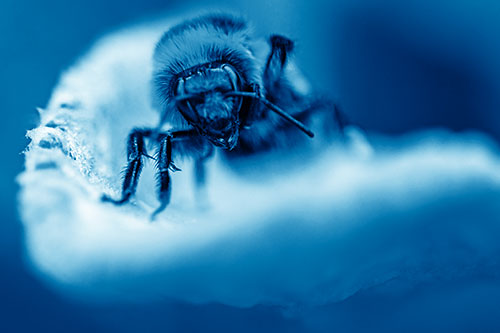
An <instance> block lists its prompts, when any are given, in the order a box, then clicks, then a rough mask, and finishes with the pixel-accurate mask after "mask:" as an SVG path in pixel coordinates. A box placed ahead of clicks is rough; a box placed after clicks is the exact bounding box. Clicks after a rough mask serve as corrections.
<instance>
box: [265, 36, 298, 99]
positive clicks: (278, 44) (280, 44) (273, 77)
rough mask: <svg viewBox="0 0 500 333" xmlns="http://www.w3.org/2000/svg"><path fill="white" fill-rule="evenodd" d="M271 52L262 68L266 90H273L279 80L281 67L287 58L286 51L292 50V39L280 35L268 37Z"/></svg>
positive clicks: (282, 67) (283, 66) (281, 71)
mask: <svg viewBox="0 0 500 333" xmlns="http://www.w3.org/2000/svg"><path fill="white" fill-rule="evenodd" d="M269 43H270V44H271V52H270V53H269V56H268V58H267V63H266V67H265V69H264V82H265V85H266V90H267V91H273V90H275V89H276V86H277V85H278V84H279V83H280V82H281V78H282V73H283V69H284V68H285V64H286V61H287V58H288V53H289V52H291V51H292V50H293V41H292V40H290V39H288V38H287V37H284V36H280V35H272V36H271V37H270V38H269Z"/></svg>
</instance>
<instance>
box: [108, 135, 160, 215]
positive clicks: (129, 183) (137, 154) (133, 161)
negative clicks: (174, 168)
mask: <svg viewBox="0 0 500 333" xmlns="http://www.w3.org/2000/svg"><path fill="white" fill-rule="evenodd" d="M150 132H151V131H150V130H138V129H134V130H133V131H132V132H131V133H130V134H129V137H128V141H127V167H126V168H125V175H124V178H123V185H122V197H121V199H119V200H115V199H113V198H111V197H109V196H107V195H103V196H102V198H101V199H102V201H105V202H111V203H114V204H115V205H122V204H124V203H126V202H127V201H128V200H129V199H130V197H131V196H132V195H133V194H134V193H135V191H136V189H137V183H138V181H139V176H140V174H141V171H142V167H143V163H142V157H143V156H147V154H146V149H145V147H144V137H145V136H148V135H150Z"/></svg>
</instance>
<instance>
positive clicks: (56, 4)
mask: <svg viewBox="0 0 500 333" xmlns="http://www.w3.org/2000/svg"><path fill="white" fill-rule="evenodd" d="M206 8H215V9H226V8H227V9H231V10H233V11H235V12H238V13H241V14H244V15H246V16H247V17H248V18H249V19H250V20H251V21H252V22H253V23H254V25H255V28H256V29H255V30H256V33H257V34H261V35H263V36H268V35H269V34H271V33H281V34H284V35H287V36H289V37H291V38H292V39H294V40H295V41H296V45H297V47H296V52H295V57H296V60H297V62H298V64H299V65H300V67H301V68H302V70H303V71H304V73H305V75H306V76H307V77H308V78H309V80H310V81H311V83H312V84H313V86H314V87H315V88H316V89H317V90H320V91H324V92H327V93H329V94H330V95H331V96H333V97H335V98H336V99H337V100H338V101H339V103H340V105H341V107H342V109H343V110H344V112H345V113H346V114H347V115H348V117H349V118H350V120H351V121H352V122H354V123H356V124H359V125H360V126H362V127H363V128H365V129H367V130H369V131H375V132H383V133H386V134H390V135H398V134H401V133H406V132H408V131H415V130H419V129H423V128H429V127H445V128H449V129H452V130H454V131H463V130H470V129H472V130H480V131H484V132H486V133H488V134H490V135H491V136H493V137H494V138H496V139H498V138H500V122H499V118H500V115H499V113H498V112H497V110H498V109H499V107H500V97H499V94H498V93H497V92H498V91H499V89H500V61H499V59H500V38H499V37H498V36H499V32H500V2H498V1H495V0H475V1H472V0H468V1H467V0H454V1H452V0H433V1H431V0H406V1H399V0H379V1H377V0H333V1H332V0H329V1H327V0H295V1H293V2H291V1H284V0H274V1H272V0H266V1H265V0H253V1H251V2H249V1H244V0H236V1H224V0H220V1H203V2H202V1H194V0H192V1H190V0H183V1H169V0H162V1H160V0H128V1H126V2H124V1H117V0H109V1H103V0H99V1H97V0H85V1H83V0H74V1H63V0H47V1H44V2H39V1H35V0H3V1H2V2H0V39H1V41H0V45H1V52H0V58H1V61H0V64H1V66H0V77H1V81H0V97H1V98H0V112H1V113H2V116H3V117H5V118H4V119H3V122H2V123H3V124H4V126H3V129H2V130H1V131H0V135H1V142H2V143H3V144H2V149H3V152H2V163H1V164H0V185H1V187H2V191H0V196H1V197H0V199H1V200H0V205H1V207H0V209H1V210H0V212H1V213H0V214H1V223H0V255H1V261H2V269H1V272H0V291H1V293H0V296H1V298H0V331H1V332H24V331H26V332H28V331H34V330H35V329H36V330H37V331H42V332H45V331H47V332H48V331H50V332H63V331H64V332H67V331H73V332H87V331H94V332H100V331H110V330H111V331H118V332H136V331H158V330H166V329H169V330H171V331H193V332H196V331H200V330H204V331H219V332H220V331H228V332H246V331H248V332H253V331H257V330H258V331H273V332H274V331H278V332H281V331H286V332H305V331H331V330H332V328H333V327H335V328H338V329H341V330H347V331H353V330H354V331H356V330H359V331H365V330H370V331H373V330H379V331H401V330H403V331H419V330H421V329H427V330H431V331H441V330H453V331H467V330H475V331H481V330H491V331H498V330H500V324H499V323H498V320H496V319H495V317H496V318H500V310H499V309H497V308H498V307H497V306H496V304H497V303H496V299H497V298H495V297H496V296H498V295H499V291H500V288H498V286H497V283H495V282H491V281H474V282H471V281H455V282H454V283H452V284H450V283H445V282H443V284H442V285H433V286H429V287H427V286H419V287H416V288H415V289H414V290H405V291H397V288H396V289H394V290H396V291H394V292H390V293H387V292H386V293H383V294H378V293H376V292H373V291H369V290H368V291H365V292H361V293H359V294H357V295H354V296H352V297H351V298H349V299H348V300H346V301H344V302H341V303H338V304H333V305H330V306H325V307H321V308H319V309H307V310H304V311H302V312H301V313H298V314H290V313H285V312H283V311H281V309H277V308H271V307H265V306H259V307H255V308H251V309H235V308H230V307H226V306H223V305H217V304H213V305H205V306H195V305H189V304H172V303H167V302H158V303H154V304H151V303H149V304H136V305H131V304H85V303H80V302H78V301H75V300H71V299H67V298H65V296H63V295H60V294H57V293H55V292H53V291H52V290H51V289H50V288H48V287H47V286H46V285H45V284H44V283H43V282H41V281H40V280H38V279H37V278H36V277H35V276H34V275H32V273H31V272H30V270H29V266H28V265H27V260H26V258H25V254H24V251H23V229H22V225H21V223H20V221H19V219H18V214H17V211H16V192H17V185H16V183H15V177H16V175H17V174H18V173H19V172H20V171H21V170H22V168H23V156H22V154H21V153H22V151H23V149H24V147H25V146H26V145H27V143H28V142H27V140H26V139H25V138H24V135H25V133H26V130H27V129H30V128H33V127H35V126H36V125H37V121H38V119H37V112H36V109H35V108H36V107H42V108H43V107H44V106H45V105H46V103H47V102H48V100H49V98H50V94H51V91H52V89H53V87H54V86H55V85H56V84H57V81H58V78H59V76H60V75H61V73H62V72H63V71H64V69H66V68H67V67H69V66H70V65H71V64H72V63H73V62H75V60H76V59H77V58H78V57H80V56H82V55H83V53H84V52H85V51H86V50H88V49H89V48H90V47H91V45H92V42H93V41H94V40H96V39H97V38H98V37H99V36H101V35H102V34H104V33H106V32H109V31H112V30H113V29H115V28H118V27H121V26H126V25H127V24H130V23H133V22H136V21H138V20H139V21H141V20H142V21H147V20H148V19H151V18H158V17H162V16H165V15H166V16H171V17H176V15H178V14H179V13H186V12H189V11H193V12H196V11H197V10H199V9H206ZM493 295H496V296H495V297H494V296H493ZM402 305H404V306H402Z"/></svg>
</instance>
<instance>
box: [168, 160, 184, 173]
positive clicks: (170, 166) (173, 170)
mask: <svg viewBox="0 0 500 333" xmlns="http://www.w3.org/2000/svg"><path fill="white" fill-rule="evenodd" d="M168 168H169V169H170V171H172V172H176V171H182V169H179V168H178V167H176V166H175V164H174V163H173V162H171V163H170V165H169V166H168Z"/></svg>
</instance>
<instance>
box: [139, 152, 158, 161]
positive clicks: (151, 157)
mask: <svg viewBox="0 0 500 333" xmlns="http://www.w3.org/2000/svg"><path fill="white" fill-rule="evenodd" d="M142 155H143V156H145V157H148V158H150V159H152V160H155V161H156V158H155V157H153V156H151V155H148V154H146V153H143V154H142Z"/></svg>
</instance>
